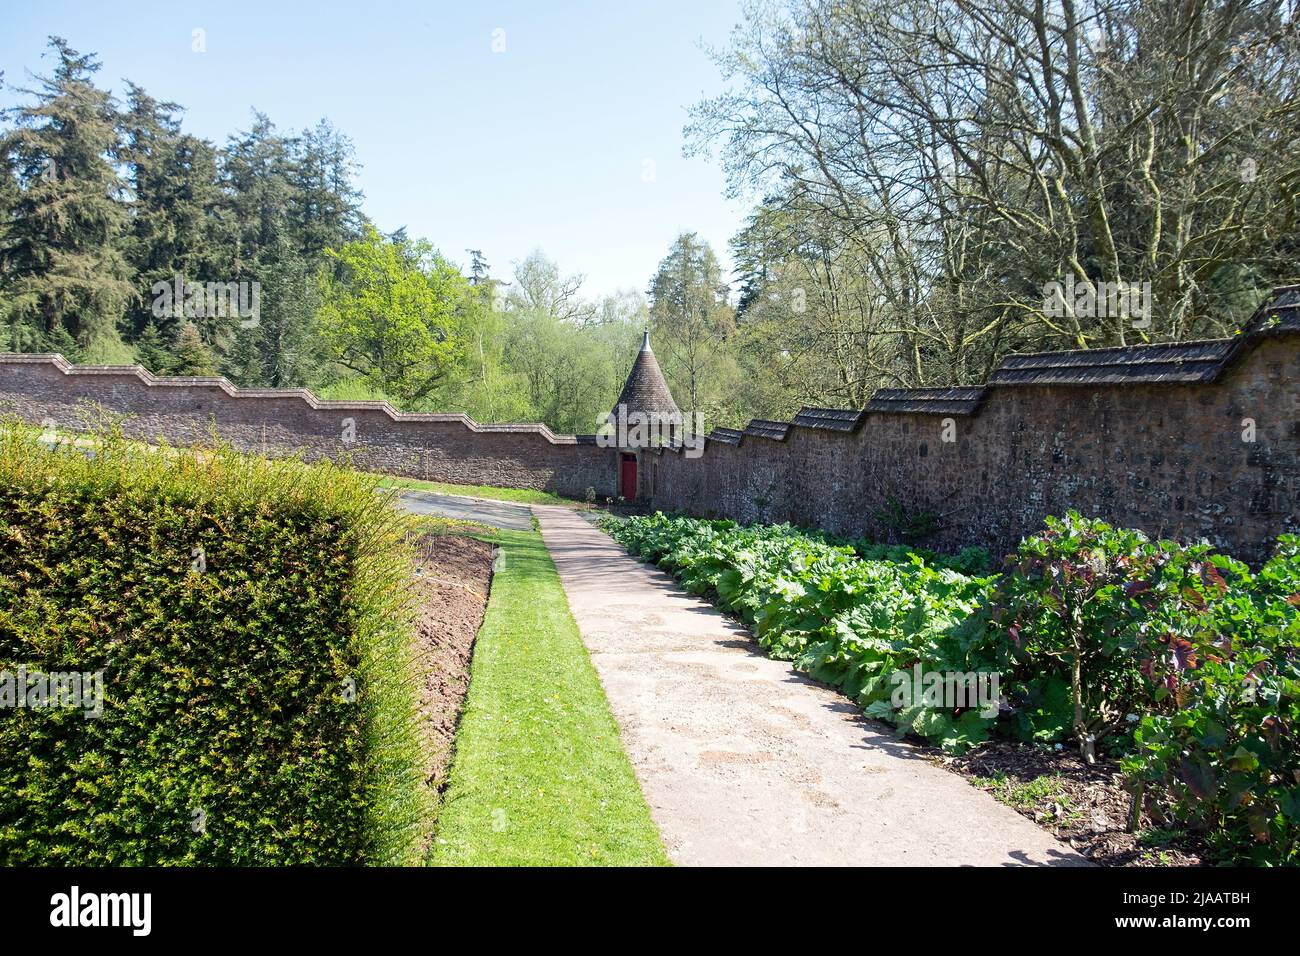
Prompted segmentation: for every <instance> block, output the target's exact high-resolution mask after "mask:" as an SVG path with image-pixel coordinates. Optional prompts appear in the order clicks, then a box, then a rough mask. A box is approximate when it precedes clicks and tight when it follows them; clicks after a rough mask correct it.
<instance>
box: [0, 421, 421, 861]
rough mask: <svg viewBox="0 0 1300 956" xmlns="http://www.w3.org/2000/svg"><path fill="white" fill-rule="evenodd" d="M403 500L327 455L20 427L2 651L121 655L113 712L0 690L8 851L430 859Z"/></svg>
mask: <svg viewBox="0 0 1300 956" xmlns="http://www.w3.org/2000/svg"><path fill="white" fill-rule="evenodd" d="M401 522H402V519H401V518H400V517H399V516H398V515H397V514H396V513H395V512H394V511H393V509H390V508H387V507H380V506H379V503H378V501H377V496H376V494H375V490H374V485H373V482H372V481H371V480H369V479H365V478H363V477H361V476H359V475H357V474H356V473H355V472H351V471H349V470H346V469H343V468H339V467H335V466H332V465H328V464H326V465H317V466H307V465H304V464H302V463H300V462H296V461H285V460H281V461H267V460H265V459H259V458H254V457H248V456H242V455H238V454H235V453H233V452H230V451H226V450H221V449H216V450H207V451H185V450H175V449H159V450H153V451H150V450H147V449H142V448H141V447H139V446H129V445H127V444H126V443H124V442H122V441H121V440H120V438H117V437H111V436H110V437H106V438H99V439H96V440H95V444H94V447H80V448H77V447H72V446H66V445H65V446H63V447H61V448H58V449H55V450H49V449H47V448H45V447H42V446H41V445H39V444H37V442H36V441H35V440H34V436H33V435H32V433H31V431H30V430H28V429H24V428H21V427H19V426H16V425H6V426H4V427H3V428H0V672H2V671H6V670H7V671H9V672H10V673H11V674H12V673H13V672H15V671H16V669H17V668H18V667H20V666H22V667H25V668H26V669H27V670H28V671H39V672H44V673H51V672H60V671H63V672H67V671H75V672H94V671H98V670H101V669H102V670H103V672H104V674H103V688H104V700H103V713H102V715H101V716H99V717H94V718H87V717H86V716H85V715H84V714H83V712H82V711H81V710H76V709H63V708H44V709H32V708H3V709H0V862H3V863H5V864H70V863H79V864H234V865H244V864H357V863H386V864H405V863H412V862H415V861H417V860H418V858H419V855H420V853H421V849H422V846H423V844H424V843H425V841H426V840H427V836H428V834H427V828H428V826H429V825H430V821H431V819H432V814H431V812H430V803H429V800H430V795H429V794H428V792H427V788H426V787H425V785H424V781H423V779H422V775H421V771H420V767H421V762H420V760H419V746H420V745H419V743H418V740H419V738H418V735H417V724H416V701H415V698H414V692H413V690H412V687H411V684H410V681H409V678H410V674H411V662H410V660H409V654H410V645H409V641H408V639H407V638H408V634H409V631H408V628H409V606H410V601H409V598H408V595H409V593H410V592H409V590H408V587H407V581H408V579H409V570H410V564H409V560H410V558H409V553H408V552H406V551H405V549H404V546H403V534H402V525H401ZM198 549H201V551H200V550H198Z"/></svg>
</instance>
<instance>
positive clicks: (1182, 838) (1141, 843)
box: [935, 741, 1211, 866]
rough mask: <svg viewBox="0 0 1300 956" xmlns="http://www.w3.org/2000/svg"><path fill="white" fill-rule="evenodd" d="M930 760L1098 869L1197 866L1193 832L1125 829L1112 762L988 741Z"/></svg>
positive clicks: (1198, 849) (1120, 782) (1126, 800)
mask: <svg viewBox="0 0 1300 956" xmlns="http://www.w3.org/2000/svg"><path fill="white" fill-rule="evenodd" d="M935 753H936V757H935V760H936V762H937V763H939V764H941V765H942V766H944V767H947V768H948V769H949V770H953V771H955V772H956V773H959V774H961V775H962V776H964V777H966V778H967V779H968V780H970V782H971V783H972V784H974V785H975V786H977V787H979V788H980V789H981V790H985V791H987V792H989V793H991V794H993V796H994V797H996V798H997V799H998V800H1000V801H1001V802H1002V803H1005V804H1007V805H1008V806H1010V807H1013V808H1014V809H1016V810H1018V811H1019V812H1020V813H1021V814H1023V815H1024V816H1027V817H1029V818H1030V819H1031V820H1033V821H1034V822H1036V823H1037V824H1039V826H1042V827H1043V828H1045V829H1047V830H1049V831H1051V832H1052V833H1053V834H1055V835H1056V837H1057V838H1058V839H1060V840H1063V841H1065V842H1066V843H1069V844H1070V846H1072V847H1073V848H1074V849H1075V851H1077V852H1078V853H1080V854H1081V855H1083V856H1085V857H1087V858H1088V859H1089V860H1091V861H1092V862H1093V863H1096V864H1098V865H1100V866H1203V865H1207V864H1209V863H1210V862H1211V861H1210V859H1209V856H1208V853H1207V850H1206V847H1205V846H1204V845H1203V844H1202V843H1201V842H1200V841H1199V840H1198V839H1197V838H1196V837H1195V836H1194V835H1192V834H1187V833H1183V832H1181V831H1176V830H1168V829H1158V828H1155V827H1151V826H1149V823H1150V821H1147V820H1145V819H1143V821H1142V824H1143V825H1142V826H1139V828H1138V830H1137V831H1136V832H1134V833H1128V832H1126V830H1125V828H1126V825H1127V822H1128V814H1129V808H1130V806H1131V798H1130V796H1129V793H1128V791H1127V790H1126V789H1124V778H1123V774H1122V773H1121V772H1120V769H1119V766H1118V764H1116V763H1115V762H1113V761H1105V760H1103V761H1099V762H1098V763H1097V764H1095V765H1093V766H1088V764H1086V763H1085V762H1084V761H1083V759H1082V758H1081V757H1080V756H1079V755H1078V754H1077V753H1075V752H1073V751H1071V750H1068V749H1067V750H1063V751H1055V750H1048V749H1044V748H1042V747H1035V746H1031V745H1028V744H1020V743H1014V742H1010V741H989V742H987V743H985V744H983V745H981V746H980V747H977V748H976V749H975V750H972V751H970V752H969V753H967V754H964V755H962V756H960V757H953V756H949V755H946V754H942V753H941V752H939V751H935Z"/></svg>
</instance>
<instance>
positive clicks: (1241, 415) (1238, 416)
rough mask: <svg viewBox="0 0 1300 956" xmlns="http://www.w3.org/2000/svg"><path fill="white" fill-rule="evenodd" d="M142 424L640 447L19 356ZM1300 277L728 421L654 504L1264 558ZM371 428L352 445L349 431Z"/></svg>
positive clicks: (996, 539)
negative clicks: (943, 383) (1257, 293)
mask: <svg viewBox="0 0 1300 956" xmlns="http://www.w3.org/2000/svg"><path fill="white" fill-rule="evenodd" d="M87 400H88V401H90V402H94V403H96V404H97V405H100V406H103V407H104V408H107V409H108V410H110V411H112V412H114V413H117V414H120V415H125V416H127V418H126V421H125V425H124V427H125V430H126V432H127V433H128V434H129V435H131V436H133V437H138V438H142V439H156V438H158V437H165V438H166V439H167V440H168V441H170V442H172V443H174V444H189V443H195V442H204V441H207V440H209V439H210V437H211V434H212V432H213V430H214V429H215V431H216V432H217V433H218V434H219V435H220V436H221V437H222V438H223V439H225V440H226V441H229V442H231V443H232V444H234V445H235V446H237V447H239V448H242V449H246V450H253V451H264V452H267V453H283V452H290V451H293V452H299V453H301V454H303V455H304V456H305V457H307V458H309V459H311V458H319V457H325V456H328V457H336V458H337V457H342V456H351V458H352V460H353V462H354V463H355V464H356V465H357V466H358V467H361V468H366V469H369V470H373V471H382V472H388V473H391V474H396V475H405V476H411V477H417V478H425V479H430V480H435V481H447V482H455V483H463V484H487V485H500V486H507V487H517V488H537V489H544V490H548V491H553V492H556V493H559V494H563V495H568V496H571V497H576V498H581V497H584V496H585V495H586V494H587V490H588V489H591V490H593V491H594V492H595V494H596V495H598V496H600V497H602V498H603V497H606V496H613V495H617V494H618V453H617V452H616V451H615V450H613V449H607V448H601V447H598V446H597V445H596V444H595V440H594V438H590V437H587V438H582V437H577V438H575V437H574V436H565V435H554V434H552V433H551V432H550V431H549V430H548V429H547V428H546V427H545V426H543V425H479V424H477V423H475V422H473V421H472V420H470V419H469V418H467V417H465V416H463V415H414V414H398V413H396V412H394V411H393V410H392V409H391V408H390V407H389V406H388V405H387V404H385V403H382V402H327V401H321V400H319V399H317V398H316V397H315V396H313V395H312V394H311V393H310V392H307V391H305V390H282V391H273V390H253V389H236V388H235V387H233V386H232V385H230V383H229V382H227V381H225V380H224V379H203V378H187V379H165V378H155V377H154V376H152V375H150V374H149V373H148V372H145V371H143V370H141V369H137V368H133V367H122V366H98V367H96V366H77V367H73V366H70V365H69V364H68V363H67V362H65V361H64V360H63V359H62V358H61V357H59V356H50V355H9V356H4V355H0V414H3V413H6V412H7V413H10V414H14V413H16V414H18V415H19V416H20V417H22V418H23V419H25V420H26V421H29V422H32V423H40V422H41V421H43V420H45V419H53V420H54V421H55V423H56V424H58V425H59V426H61V427H66V428H70V429H75V428H78V427H81V425H82V423H84V420H85V415H86V412H87V406H86V404H85V403H86V401H87ZM1298 412H1300V287H1294V288H1291V289H1288V290H1281V291H1280V292H1279V294H1278V296H1277V297H1276V298H1275V299H1274V300H1272V302H1271V303H1270V304H1269V305H1267V306H1266V307H1264V308H1262V309H1261V310H1260V312H1259V313H1257V315H1256V318H1255V319H1254V320H1252V323H1251V324H1250V326H1249V327H1248V328H1247V329H1246V331H1245V332H1244V333H1243V334H1242V335H1239V336H1237V337H1236V338H1234V339H1226V340H1218V341H1211V342H1193V343H1180V344H1177V345H1158V346H1150V345H1149V346H1138V347H1134V348H1120V349H1098V350H1090V351H1085V352H1062V353H1046V354H1041V355H1016V356H1012V357H1010V358H1009V359H1008V360H1007V361H1006V362H1005V363H1004V364H1003V366H1002V367H1000V368H999V369H998V371H997V372H996V373H995V374H994V376H993V378H992V380H991V384H990V385H988V386H982V387H972V388H952V389H911V390H882V391H880V392H877V393H876V395H875V396H873V397H872V400H871V402H870V404H869V405H868V407H867V409H865V410H862V411H856V410H833V409H804V410H803V411H801V412H800V414H799V415H798V416H796V417H795V419H794V420H793V421H792V422H788V423H786V422H767V421H754V422H751V423H750V425H749V426H748V427H747V428H746V429H744V431H743V432H742V431H736V430H731V429H715V430H714V432H713V433H712V434H711V435H710V437H709V440H708V441H707V442H706V443H705V446H704V453H703V455H702V456H700V457H696V458H692V457H688V455H687V454H685V453H683V452H682V451H674V450H652V451H643V452H641V453H639V455H638V458H639V459H640V469H639V474H638V487H639V489H640V496H641V497H642V498H643V499H644V501H645V502H646V503H647V504H649V505H651V506H653V507H655V508H659V509H662V510H665V511H684V512H687V513H691V514H696V515H705V516H726V517H732V518H737V519H739V520H742V521H791V522H794V523H796V524H799V525H805V526H810V527H821V528H825V529H827V530H829V531H832V532H835V533H839V534H845V535H864V534H865V535H869V536H871V537H873V538H877V539H882V540H901V539H904V538H906V537H907V534H906V532H907V531H908V530H909V529H916V528H918V527H920V526H923V525H924V524H926V523H930V524H932V525H933V527H932V529H931V533H930V534H929V535H928V536H926V537H925V538H923V539H920V540H922V541H923V543H925V544H927V545H929V546H931V547H935V548H939V549H945V550H948V549H957V548H960V547H963V546H966V545H971V544H975V545H982V546H984V547H987V548H990V549H992V550H994V551H995V552H1005V551H1009V550H1011V549H1013V548H1014V547H1015V545H1016V543H1017V542H1018V541H1019V540H1020V538H1021V537H1022V536H1024V535H1025V534H1029V533H1032V532H1034V531H1036V530H1038V529H1039V528H1041V527H1042V523H1043V519H1044V518H1045V517H1046V516H1047V515H1052V514H1062V513H1064V512H1065V511H1067V510H1069V509H1072V508H1073V509H1077V510H1079V511H1081V512H1083V513H1084V514H1087V515H1094V516H1099V517H1102V518H1105V519H1106V520H1107V521H1110V522H1112V523H1114V524H1119V525H1125V526H1130V527H1137V528H1142V529H1143V530H1145V531H1147V532H1148V533H1150V534H1152V535H1156V536H1172V537H1177V538H1181V539H1184V540H1193V539H1200V538H1206V539H1208V540H1210V541H1211V542H1212V543H1214V544H1215V545H1216V546H1218V547H1220V548H1223V549H1224V550H1227V551H1229V552H1230V553H1232V554H1234V555H1237V556H1240V557H1242V558H1243V559H1246V560H1249V561H1258V560H1260V559H1261V558H1263V557H1264V556H1265V555H1266V554H1267V552H1268V551H1269V549H1270V548H1271V546H1272V542H1273V540H1274V539H1275V538H1276V536H1277V535H1278V534H1279V533H1281V532H1284V531H1300V521H1298V520H1297V515H1296V512H1297V502H1298V501H1300V456H1298V455H1297V443H1298V442H1300V414H1297V413H1298ZM349 439H351V440H349Z"/></svg>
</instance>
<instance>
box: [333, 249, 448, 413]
mask: <svg viewBox="0 0 1300 956" xmlns="http://www.w3.org/2000/svg"><path fill="white" fill-rule="evenodd" d="M329 256H330V258H331V259H332V260H333V262H335V263H336V264H337V266H338V273H339V274H338V275H337V276H335V275H334V274H332V273H331V272H330V271H329V270H322V272H321V274H320V276H319V280H318V283H319V291H320V296H321V305H320V310H319V320H320V324H321V329H322V331H323V332H324V334H325V336H326V339H327V341H328V342H329V344H330V345H331V347H332V349H333V357H334V359H335V361H337V362H338V363H339V364H340V365H342V366H343V367H345V368H347V369H350V370H352V371H353V372H355V373H357V374H358V375H359V376H361V377H363V378H364V379H365V380H366V381H367V383H368V384H370V385H372V386H375V387H378V388H382V389H383V390H384V391H385V392H387V393H389V394H391V395H396V396H399V397H401V398H402V399H404V400H407V401H411V400H418V399H421V398H423V397H425V396H426V395H428V394H429V393H430V392H431V391H432V390H433V389H434V388H436V387H437V386H438V385H439V384H440V383H442V382H443V381H444V380H445V379H446V377H447V376H448V375H449V374H450V373H451V372H452V370H453V369H454V368H455V367H456V365H457V364H458V363H459V362H460V361H461V360H462V358H463V356H464V354H465V350H466V346H467V344H468V336H467V334H466V330H465V328H464V314H463V311H462V309H463V306H464V303H465V299H466V295H467V290H468V288H469V287H468V283H466V281H465V279H464V278H463V277H462V276H461V274H460V272H459V271H458V270H457V269H456V268H455V267H454V266H453V265H451V264H450V263H449V262H448V261H447V260H445V259H443V258H442V257H441V256H440V255H438V254H437V253H436V252H435V251H434V249H433V247H432V246H430V245H429V244H428V243H427V242H424V241H418V242H411V241H409V240H408V241H404V242H390V241H388V240H387V239H385V238H384V237H383V236H381V235H380V234H379V232H378V230H376V229H375V228H374V227H372V226H367V227H366V229H365V234H364V235H363V237H362V238H361V239H359V240H357V241H356V242H350V243H347V244H345V245H344V246H343V247H342V248H340V249H337V250H331V251H330V252H329Z"/></svg>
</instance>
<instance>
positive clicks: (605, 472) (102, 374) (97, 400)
mask: <svg viewBox="0 0 1300 956" xmlns="http://www.w3.org/2000/svg"><path fill="white" fill-rule="evenodd" d="M87 403H94V405H98V406H101V407H102V408H104V409H107V410H108V411H109V412H111V413H114V414H116V415H120V416H125V419H124V421H123V430H124V431H125V432H126V434H127V435H128V436H130V437H133V438H139V439H143V440H157V439H159V438H165V439H166V440H167V441H168V442H170V443H172V444H177V445H188V444H202V443H205V442H208V441H211V440H212V438H213V435H214V432H215V434H216V435H219V436H220V438H221V439H222V440H224V441H226V442H229V443H230V444H231V445H233V446H235V447H237V448H240V449H242V450H245V451H257V452H264V453H268V454H285V453H298V454H301V455H302V456H303V457H304V458H306V459H308V460H315V459H319V458H324V457H329V458H334V459H342V458H344V457H350V458H351V460H352V463H353V464H354V465H355V466H356V467H358V468H363V469H366V470H369V471H379V472H387V473H389V474H393V475H403V476H406V477H411V478H423V479H426V480H430V481H446V482H455V483H458V484H476V485H498V486H501V487H509V488H535V489H538V490H544V491H551V492H555V493H556V494H561V495H567V496H570V497H574V498H582V497H584V496H585V495H586V493H587V489H588V488H591V489H592V490H594V491H595V493H596V494H597V495H599V496H601V497H604V496H607V495H614V494H616V493H617V492H616V490H615V481H616V455H615V454H614V452H613V451H611V450H610V449H606V448H600V447H597V446H596V445H595V443H594V439H592V438H586V437H582V436H579V437H574V436H572V435H554V434H552V433H551V431H550V429H548V428H547V427H546V426H545V425H480V424H478V423H476V422H474V421H473V420H472V419H470V418H468V417H467V416H465V415H423V414H403V413H398V412H395V411H394V410H393V409H392V408H391V407H390V406H389V405H388V404H387V403H386V402H331V401H324V400H321V399H318V398H316V396H314V395H313V394H312V393H311V392H309V391H307V390H306V389H246V388H236V387H235V386H233V385H231V384H230V383H229V382H227V381H226V380H225V379H223V378H162V377H156V376H153V375H151V374H149V373H148V372H147V371H145V370H143V369H140V368H137V367H134V366H85V365H82V366H73V365H70V364H69V363H68V362H66V361H65V360H64V359H63V358H62V357H61V356H58V355H0V414H8V415H17V416H18V417H19V418H21V419H23V420H24V421H27V422H30V423H32V424H40V423H42V422H45V421H47V420H52V421H53V423H54V424H55V425H56V426H57V427H59V428H62V429H67V430H74V431H75V430H80V429H83V428H85V427H86V426H87V424H88V422H89V419H90V418H91V417H93V416H94V414H95V412H93V411H92V406H90V405H88V404H87Z"/></svg>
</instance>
